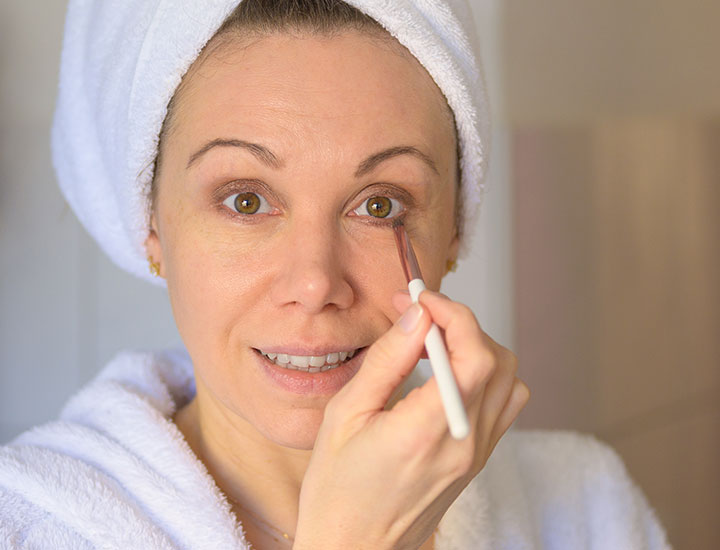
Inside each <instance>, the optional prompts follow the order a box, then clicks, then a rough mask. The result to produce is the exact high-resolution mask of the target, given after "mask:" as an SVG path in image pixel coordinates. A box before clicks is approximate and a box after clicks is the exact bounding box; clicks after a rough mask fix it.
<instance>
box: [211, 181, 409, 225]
mask: <svg viewBox="0 0 720 550" xmlns="http://www.w3.org/2000/svg"><path fill="white" fill-rule="evenodd" d="M243 193H254V194H256V195H258V196H259V197H260V199H261V200H262V201H264V203H265V204H266V205H268V206H269V208H270V209H271V211H272V210H276V209H275V208H274V207H272V206H270V205H269V203H270V201H268V199H267V198H266V195H270V197H271V200H272V202H281V201H279V199H278V198H277V197H276V196H275V195H274V193H272V192H271V191H270V189H268V188H267V187H266V186H265V185H264V184H261V183H260V182H257V181H254V180H252V181H233V182H231V183H229V184H227V185H224V186H222V187H221V188H220V189H218V190H217V192H216V193H214V195H215V199H216V202H217V203H219V205H220V208H221V209H223V210H224V211H225V212H229V214H230V215H231V216H232V217H234V218H240V219H242V220H243V221H255V220H253V219H252V218H255V217H256V216H257V213H256V214H243V213H240V212H238V211H237V210H235V208H234V207H233V206H231V205H229V204H228V203H229V202H230V203H234V199H233V198H234V197H236V196H237V195H240V194H243ZM362 194H363V195H364V198H363V199H362V200H361V201H360V203H359V205H358V206H357V207H355V208H353V209H352V210H351V212H353V213H355V212H356V211H357V210H360V209H362V208H363V207H365V205H366V203H367V201H369V200H370V199H373V198H375V197H386V198H388V199H390V200H391V201H392V203H393V210H392V211H391V214H392V215H388V216H387V217H385V218H378V217H374V216H371V215H370V214H355V215H357V216H358V217H361V218H364V219H363V222H365V223H368V224H370V225H375V226H389V225H392V223H393V221H394V220H395V219H397V218H398V217H401V216H404V215H405V214H406V213H407V212H408V210H410V209H412V208H413V207H414V206H415V200H414V198H413V196H412V195H411V194H410V193H409V192H407V191H405V190H404V189H401V188H398V187H396V186H391V185H387V184H374V185H371V186H368V187H366V188H365V189H363V191H362ZM230 199H233V200H232V201H231V200H230ZM395 203H398V204H399V206H400V208H401V210H400V211H399V212H397V213H395ZM262 213H267V212H262Z"/></svg>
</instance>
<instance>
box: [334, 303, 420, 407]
mask: <svg viewBox="0 0 720 550" xmlns="http://www.w3.org/2000/svg"><path fill="white" fill-rule="evenodd" d="M430 323H431V319H430V314H429V313H428V312H427V310H425V308H424V307H423V306H422V305H420V304H412V305H411V306H410V307H409V308H407V310H405V313H403V315H402V317H400V318H399V319H398V320H397V321H396V322H395V324H394V325H393V326H392V327H391V328H390V330H388V331H387V332H386V333H385V334H383V335H382V336H381V337H380V338H379V339H377V340H376V341H375V343H374V344H373V345H372V346H370V348H369V349H368V351H367V354H366V355H365V360H364V361H363V364H362V366H361V367H360V370H359V371H358V373H357V374H356V375H355V376H354V377H353V378H352V379H351V380H350V382H348V383H347V384H346V385H345V386H344V387H343V388H342V390H340V392H338V393H337V394H336V395H335V398H334V399H333V400H334V401H336V400H338V401H341V404H340V405H339V406H338V409H340V410H342V411H343V412H344V413H346V414H349V415H358V414H360V415H361V414H364V413H375V412H377V411H379V410H382V409H383V408H384V407H385V405H386V403H387V402H388V400H389V399H390V397H391V396H392V394H393V392H394V391H395V389H396V388H397V387H398V386H399V385H400V384H401V383H402V382H403V380H404V379H405V378H406V377H407V375H408V374H410V372H411V371H412V369H413V368H414V367H415V365H416V364H417V362H418V360H419V359H420V354H421V353H422V350H423V346H424V341H425V334H426V333H427V331H428V329H429V328H430ZM336 403H337V401H336Z"/></svg>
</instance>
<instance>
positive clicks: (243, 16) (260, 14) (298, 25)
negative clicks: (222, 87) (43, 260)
mask: <svg viewBox="0 0 720 550" xmlns="http://www.w3.org/2000/svg"><path fill="white" fill-rule="evenodd" d="M346 30H356V31H360V32H364V33H367V34H369V35H371V36H373V37H375V38H381V39H389V40H392V41H394V38H393V37H392V35H391V34H390V33H388V32H387V31H386V30H385V29H384V28H383V26H382V25H380V23H378V22H377V21H376V20H375V19H373V18H372V17H370V16H369V15H367V14H365V13H363V12H362V11H360V10H359V9H357V8H355V7H354V6H351V5H350V4H348V3H346V2H343V1H342V0H244V1H242V2H241V3H240V4H239V5H238V6H237V7H236V8H235V9H234V10H233V11H232V13H231V14H230V15H229V16H228V17H227V18H226V19H225V21H224V22H223V24H222V25H221V26H220V28H219V29H218V30H217V32H216V33H215V34H214V35H213V37H212V38H211V39H210V40H209V41H208V43H207V45H206V46H205V48H203V50H202V52H200V55H199V56H198V59H197V60H196V61H195V62H194V63H193V66H192V67H195V66H197V65H199V64H200V63H202V59H205V58H206V57H207V56H208V55H210V53H212V52H213V51H215V50H216V49H217V48H218V47H220V46H221V45H222V44H224V43H225V38H228V39H231V38H233V37H234V36H236V35H238V34H239V35H241V36H242V37H243V38H245V39H247V37H251V38H253V37H258V38H259V37H262V36H267V35H269V34H273V33H277V32H283V33H288V34H293V33H310V34H313V35H320V36H333V35H334V34H336V33H338V32H342V31H346ZM192 67H191V70H189V71H188V73H187V74H186V75H185V77H183V80H182V82H181V83H180V85H179V86H178V88H177V90H175V93H174V94H173V97H172V99H171V100H170V103H169V104H168V108H167V114H166V115H165V120H164V121H163V124H162V128H161V129H160V135H159V138H158V152H157V155H156V157H155V161H154V162H153V179H152V184H151V189H150V203H151V210H154V205H155V200H156V194H157V185H156V180H157V178H158V171H159V169H160V165H161V156H162V143H163V142H164V141H165V138H166V136H167V135H168V133H169V132H170V131H171V128H172V125H173V118H174V113H175V107H176V100H177V98H178V97H179V96H180V95H181V92H182V90H183V88H184V84H185V83H186V82H187V76H188V74H190V73H191V72H192ZM448 112H449V116H450V117H451V118H452V123H453V128H454V133H455V144H456V154H455V156H456V159H457V181H456V186H455V187H456V191H457V192H456V201H455V220H456V226H457V228H458V230H460V229H461V228H462V223H461V222H462V221H461V220H460V215H461V213H462V211H463V210H462V208H461V206H462V205H461V201H462V193H460V181H461V166H460V154H459V143H458V139H457V136H458V133H457V126H456V124H455V117H454V114H453V112H452V109H450V107H448Z"/></svg>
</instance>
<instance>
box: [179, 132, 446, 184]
mask: <svg viewBox="0 0 720 550" xmlns="http://www.w3.org/2000/svg"><path fill="white" fill-rule="evenodd" d="M215 147H238V148H241V149H245V150H247V151H249V152H250V153H252V154H253V155H254V156H255V158H257V159H258V160H259V161H260V162H262V163H263V164H265V165H267V166H269V167H270V168H274V169H276V170H277V169H279V168H282V167H283V166H284V164H283V163H282V162H281V161H280V160H279V159H278V158H277V157H276V156H275V154H274V153H273V152H272V151H270V149H268V148H267V147H265V146H263V145H260V144H259V143H252V142H249V141H244V140H241V139H222V138H218V139H214V140H212V141H209V142H208V143H206V144H205V145H203V146H202V147H201V148H200V149H198V150H197V151H196V152H195V153H193V154H192V155H191V156H190V159H189V160H188V163H187V167H186V169H188V168H190V167H191V166H192V165H193V164H194V163H195V162H197V161H198V160H199V159H200V157H202V156H203V155H204V154H205V153H207V152H208V151H209V150H210V149H213V148H215ZM400 155H412V156H414V157H416V158H419V159H420V160H422V161H423V162H424V163H425V164H427V165H428V166H429V167H430V169H431V170H432V171H433V172H435V173H436V174H438V175H439V172H438V169H437V166H436V165H435V161H433V159H431V158H430V157H429V156H427V155H426V154H425V153H423V152H422V151H420V150H419V149H418V148H417V147H413V146H411V145H400V146H395V147H389V148H387V149H383V150H382V151H380V152H378V153H374V154H372V155H370V156H369V157H368V158H366V159H365V160H363V161H362V162H361V163H360V164H359V165H358V168H357V170H356V171H355V177H356V178H361V177H363V176H364V175H366V174H368V173H370V172H372V171H373V170H374V169H375V168H377V166H378V165H379V164H380V163H382V162H384V161H386V160H389V159H391V158H393V157H397V156H400Z"/></svg>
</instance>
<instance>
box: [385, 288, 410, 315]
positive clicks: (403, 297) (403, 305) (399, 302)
mask: <svg viewBox="0 0 720 550" xmlns="http://www.w3.org/2000/svg"><path fill="white" fill-rule="evenodd" d="M390 301H391V303H392V305H393V307H394V308H395V309H396V310H397V311H398V313H402V312H403V311H405V310H406V309H407V308H409V307H410V304H412V298H410V293H409V292H408V291H407V290H398V291H397V292H395V293H394V294H393V295H392V297H391V299H390Z"/></svg>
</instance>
